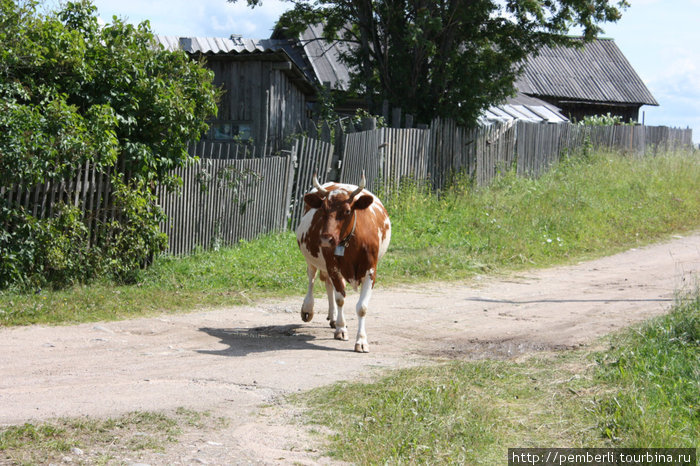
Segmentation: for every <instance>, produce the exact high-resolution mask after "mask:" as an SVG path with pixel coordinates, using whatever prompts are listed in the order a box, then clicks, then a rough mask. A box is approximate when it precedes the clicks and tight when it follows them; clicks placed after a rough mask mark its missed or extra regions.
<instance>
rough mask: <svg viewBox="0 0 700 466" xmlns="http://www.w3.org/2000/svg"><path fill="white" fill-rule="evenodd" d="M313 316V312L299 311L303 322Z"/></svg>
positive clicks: (308, 320) (309, 320)
mask: <svg viewBox="0 0 700 466" xmlns="http://www.w3.org/2000/svg"><path fill="white" fill-rule="evenodd" d="M313 318H314V313H313V312H305V311H301V320H303V321H304V322H311V319H313Z"/></svg>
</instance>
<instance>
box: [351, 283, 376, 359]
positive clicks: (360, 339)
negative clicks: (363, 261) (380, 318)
mask: <svg viewBox="0 0 700 466" xmlns="http://www.w3.org/2000/svg"><path fill="white" fill-rule="evenodd" d="M373 281H374V280H373V277H372V271H371V270H370V271H368V272H367V274H366V275H365V278H364V279H363V280H362V289H361V290H360V299H359V300H358V301H357V339H356V340H355V351H356V352H358V353H369V342H368V341H367V332H365V316H366V315H367V308H368V306H369V298H370V297H371V296H372V285H373Z"/></svg>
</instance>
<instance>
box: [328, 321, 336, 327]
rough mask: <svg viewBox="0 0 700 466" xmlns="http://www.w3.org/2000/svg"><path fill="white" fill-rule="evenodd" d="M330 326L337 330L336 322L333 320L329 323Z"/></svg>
mask: <svg viewBox="0 0 700 466" xmlns="http://www.w3.org/2000/svg"><path fill="white" fill-rule="evenodd" d="M329 320H330V319H329ZM329 325H330V326H331V328H335V320H331V321H330V322H329Z"/></svg>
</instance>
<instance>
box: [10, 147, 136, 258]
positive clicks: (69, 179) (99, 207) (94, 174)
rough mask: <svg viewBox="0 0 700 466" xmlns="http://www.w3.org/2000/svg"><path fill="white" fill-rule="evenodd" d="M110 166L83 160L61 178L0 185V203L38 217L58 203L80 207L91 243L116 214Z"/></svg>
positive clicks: (53, 211)
mask: <svg viewBox="0 0 700 466" xmlns="http://www.w3.org/2000/svg"><path fill="white" fill-rule="evenodd" d="M114 170H115V167H107V168H106V169H102V168H99V167H96V166H95V165H94V164H92V163H90V162H89V161H87V162H85V163H83V164H81V165H79V166H78V167H76V168H75V169H74V170H72V171H71V172H70V173H67V174H66V175H64V176H63V177H61V178H51V179H47V180H44V181H43V182H41V183H36V184H33V185H24V184H16V185H14V186H10V187H8V186H1V187H0V201H1V202H0V204H4V205H6V206H7V207H8V208H23V209H24V211H25V212H27V213H28V214H31V215H32V216H33V217H35V218H36V219H38V220H42V219H47V218H51V217H54V216H55V215H56V214H57V213H58V209H59V206H60V205H66V206H73V207H76V208H78V209H80V212H81V215H82V218H83V222H84V223H85V225H86V227H87V228H88V231H89V232H90V237H89V242H90V245H93V244H94V243H95V241H96V240H97V236H98V230H99V229H100V228H101V227H102V226H103V225H105V224H106V223H107V222H108V221H109V220H111V219H113V218H115V217H117V216H118V215H119V212H118V211H117V209H116V206H115V203H114V193H113V189H112V182H111V178H112V172H113V171H114ZM122 172H123V169H122ZM0 227H3V225H0Z"/></svg>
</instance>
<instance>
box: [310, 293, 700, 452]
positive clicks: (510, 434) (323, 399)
mask: <svg viewBox="0 0 700 466" xmlns="http://www.w3.org/2000/svg"><path fill="white" fill-rule="evenodd" d="M602 344H603V346H604V349H603V350H597V351H596V350H591V349H587V350H576V351H564V352H559V353H555V354H543V355H535V356H528V357H527V358H526V359H523V360H520V361H494V360H485V361H471V362H449V363H445V364H441V365H436V366H430V367H420V368H415V369H407V370H401V371H395V372H392V373H390V374H389V375H387V376H386V377H384V378H382V379H380V380H378V381H377V382H374V383H369V384H367V383H352V384H349V383H343V384H337V385H336V386H332V387H324V388H323V389H322V390H314V391H312V392H309V393H307V394H303V395H301V396H299V397H298V398H297V401H300V402H302V403H303V404H306V405H309V406H310V411H309V413H308V415H307V416H308V420H309V422H310V423H312V424H315V423H319V424H322V425H324V426H326V427H328V428H330V429H331V430H332V431H333V432H337V434H334V435H333V436H332V438H331V440H330V443H329V445H328V454H329V455H330V456H332V457H334V458H336V459H340V460H344V461H349V462H351V463H355V464H387V463H389V464H403V463H409V464H413V463H419V464H486V465H491V464H504V463H505V462H506V460H505V458H507V451H508V448H509V447H510V448H513V447H562V446H565V447H611V446H616V447H630V448H632V447H635V448H637V447H683V448H693V447H697V445H699V444H700V365H698V361H699V360H700V298H698V297H695V298H694V299H691V300H689V301H686V302H685V303H683V304H681V305H678V306H677V307H676V308H675V309H674V310H673V311H672V312H671V313H670V314H668V315H666V316H663V317H660V318H657V319H653V320H651V321H649V322H647V323H645V324H643V325H641V326H637V327H635V328H632V329H629V330H627V331H624V332H621V333H619V334H616V335H613V336H611V337H608V341H606V342H604V343H602ZM329 393H332V396H330V397H329V396H328V394H329Z"/></svg>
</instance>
